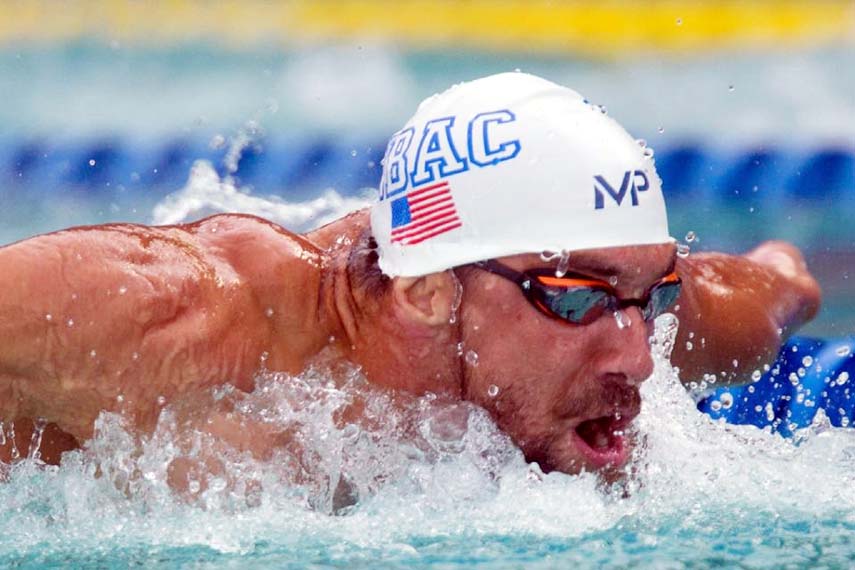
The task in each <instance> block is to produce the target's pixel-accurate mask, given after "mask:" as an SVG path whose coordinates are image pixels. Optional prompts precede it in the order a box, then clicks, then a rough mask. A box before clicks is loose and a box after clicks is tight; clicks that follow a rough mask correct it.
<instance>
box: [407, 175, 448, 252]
mask: <svg viewBox="0 0 855 570" xmlns="http://www.w3.org/2000/svg"><path fill="white" fill-rule="evenodd" d="M391 207H392V243H400V244H401V245H415V244H417V243H421V242H423V241H425V240H427V239H430V238H432V237H435V236H438V235H440V234H444V233H445V232H450V231H451V230H453V229H456V228H459V227H460V226H462V225H463V223H462V222H461V221H460V218H459V217H458V216H457V209H456V208H455V206H454V200H453V199H452V197H451V187H450V186H449V185H448V182H439V183H437V184H432V185H430V186H424V187H422V188H414V189H413V190H411V191H410V192H409V193H407V194H406V195H405V196H402V197H401V198H398V199H396V200H392V202H391Z"/></svg>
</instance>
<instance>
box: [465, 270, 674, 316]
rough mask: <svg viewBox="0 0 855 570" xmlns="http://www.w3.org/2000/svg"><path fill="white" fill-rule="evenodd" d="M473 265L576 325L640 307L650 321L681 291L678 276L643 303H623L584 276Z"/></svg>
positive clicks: (605, 286)
mask: <svg viewBox="0 0 855 570" xmlns="http://www.w3.org/2000/svg"><path fill="white" fill-rule="evenodd" d="M473 265H474V266H475V267H478V268H479V269H483V270H484V271H488V272H490V273H492V274H494V275H498V276H499V277H504V278H505V279H508V280H510V281H513V282H514V283H516V284H517V285H518V286H519V288H520V289H522V292H523V295H525V297H526V299H528V301H529V302H530V303H531V304H532V305H534V306H535V307H536V308H537V309H538V310H539V311H540V312H542V313H543V314H545V315H547V316H549V317H552V318H555V319H560V320H563V321H566V322H568V323H573V324H575V325H587V324H590V323H592V322H594V321H596V320H597V319H599V318H600V317H601V316H603V315H604V314H605V313H606V312H614V311H618V310H620V309H623V308H624V307H638V308H639V309H641V315H642V317H643V318H644V320H645V321H650V320H652V319H655V318H656V317H658V316H659V315H661V314H662V313H664V312H665V311H666V310H668V308H669V307H670V306H671V305H673V304H674V302H675V301H676V300H677V297H679V296H680V288H681V287H682V281H681V280H680V278H679V277H677V274H676V273H671V274H669V275H666V276H665V277H663V278H662V279H660V280H659V281H658V282H657V283H655V284H654V285H653V286H652V287H650V289H648V291H647V293H645V295H644V297H642V298H641V299H621V298H619V297H618V296H617V291H615V288H614V287H612V286H611V285H609V284H608V283H606V282H604V281H600V280H598V279H592V278H591V277H586V276H584V275H578V274H572V273H568V274H566V275H564V276H563V277H556V276H555V270H554V269H545V268H543V269H530V270H528V271H523V272H519V271H516V270H514V269H511V268H510V267H507V266H506V265H502V264H501V263H499V262H498V261H495V260H492V259H491V260H487V261H479V262H477V263H474V264H473Z"/></svg>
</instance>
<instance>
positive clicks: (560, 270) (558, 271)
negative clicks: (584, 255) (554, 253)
mask: <svg viewBox="0 0 855 570" xmlns="http://www.w3.org/2000/svg"><path fill="white" fill-rule="evenodd" d="M569 267H570V252H569V251H567V250H566V249H562V250H561V258H560V259H559V260H558V267H556V268H555V276H556V277H564V275H566V274H567V269H568V268H569Z"/></svg>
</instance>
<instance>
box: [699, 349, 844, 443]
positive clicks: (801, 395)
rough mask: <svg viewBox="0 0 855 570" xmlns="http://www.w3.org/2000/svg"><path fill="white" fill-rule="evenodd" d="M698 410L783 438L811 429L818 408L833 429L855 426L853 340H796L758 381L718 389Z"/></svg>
mask: <svg viewBox="0 0 855 570" xmlns="http://www.w3.org/2000/svg"><path fill="white" fill-rule="evenodd" d="M730 401H732V402H733V403H732V405H730V406H729V407H728V405H727V404H728V403H729V402H730ZM723 403H724V405H722V404H723ZM698 409H699V410H701V411H702V412H705V413H707V414H709V415H710V416H711V417H712V418H714V419H718V418H724V419H725V421H727V422H729V423H734V424H750V425H754V426H757V427H760V428H767V427H768V428H770V429H771V430H772V431H773V432H775V433H779V434H781V435H783V436H785V437H788V436H791V435H792V434H793V431H794V430H797V429H799V428H804V427H807V426H808V425H810V424H811V422H812V421H813V419H814V417H815V416H816V414H817V412H818V411H819V410H823V411H824V412H825V415H826V416H827V417H828V419H829V420H830V422H831V425H833V426H836V427H855V336H849V337H843V338H838V339H833V340H820V339H815V338H807V337H793V338H791V339H790V340H789V341H788V342H787V343H786V344H785V345H784V347H783V348H782V349H781V352H780V353H779V354H778V358H777V359H776V360H775V362H774V364H772V365H771V367H770V369H769V370H768V371H766V372H765V373H764V374H763V375H762V376H761V378H760V379H759V380H758V381H756V382H753V383H751V384H749V385H746V386H740V387H737V388H720V389H718V390H716V391H715V392H714V393H713V394H712V395H711V396H709V397H708V398H705V399H704V400H702V401H701V402H700V403H699V404H698Z"/></svg>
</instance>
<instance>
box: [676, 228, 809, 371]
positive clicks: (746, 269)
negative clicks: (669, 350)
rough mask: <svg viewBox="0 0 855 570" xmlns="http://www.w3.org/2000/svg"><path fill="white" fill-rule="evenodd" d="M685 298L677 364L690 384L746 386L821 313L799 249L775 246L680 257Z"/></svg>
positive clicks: (681, 302)
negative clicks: (707, 381) (710, 377)
mask: <svg viewBox="0 0 855 570" xmlns="http://www.w3.org/2000/svg"><path fill="white" fill-rule="evenodd" d="M677 272H678V274H679V275H680V276H681V277H682V278H683V284H684V285H683V293H682V295H681V296H680V299H679V301H678V303H677V305H678V307H679V309H677V310H676V311H675V314H676V315H677V316H678V318H679V319H680V328H679V332H678V334H677V343H676V346H675V348H674V352H673V355H672V362H673V364H674V365H675V366H677V367H679V368H680V378H681V379H682V380H683V381H684V382H690V381H694V380H700V379H702V378H703V376H704V374H715V375H716V378H717V381H718V382H719V384H721V383H734V384H735V383H745V382H748V381H749V380H750V378H751V373H752V372H753V371H754V370H758V369H760V370H762V368H763V365H764V364H769V363H771V362H772V360H773V359H774V358H775V355H776V354H777V352H778V350H779V349H780V347H781V344H782V343H783V342H784V341H785V340H786V338H787V337H788V336H790V335H791V334H792V333H793V332H794V331H795V330H797V329H798V328H799V327H800V326H801V325H803V324H804V323H805V322H807V321H808V320H810V319H811V318H813V316H814V315H815V314H816V312H817V310H818V309H819V304H820V297H821V294H820V289H819V285H818V284H817V283H816V281H815V280H814V279H813V277H811V275H810V274H809V273H808V271H807V268H806V266H805V263H804V259H803V258H802V256H801V254H800V253H799V251H798V250H797V249H796V248H794V247H793V246H791V245H789V244H786V243H783V242H767V243H765V244H763V245H761V246H760V247H758V248H756V249H755V250H752V251H751V252H749V253H747V254H745V255H742V256H731V255H724V254H718V253H702V254H692V255H691V256H689V257H688V258H685V259H678V263H677Z"/></svg>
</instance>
